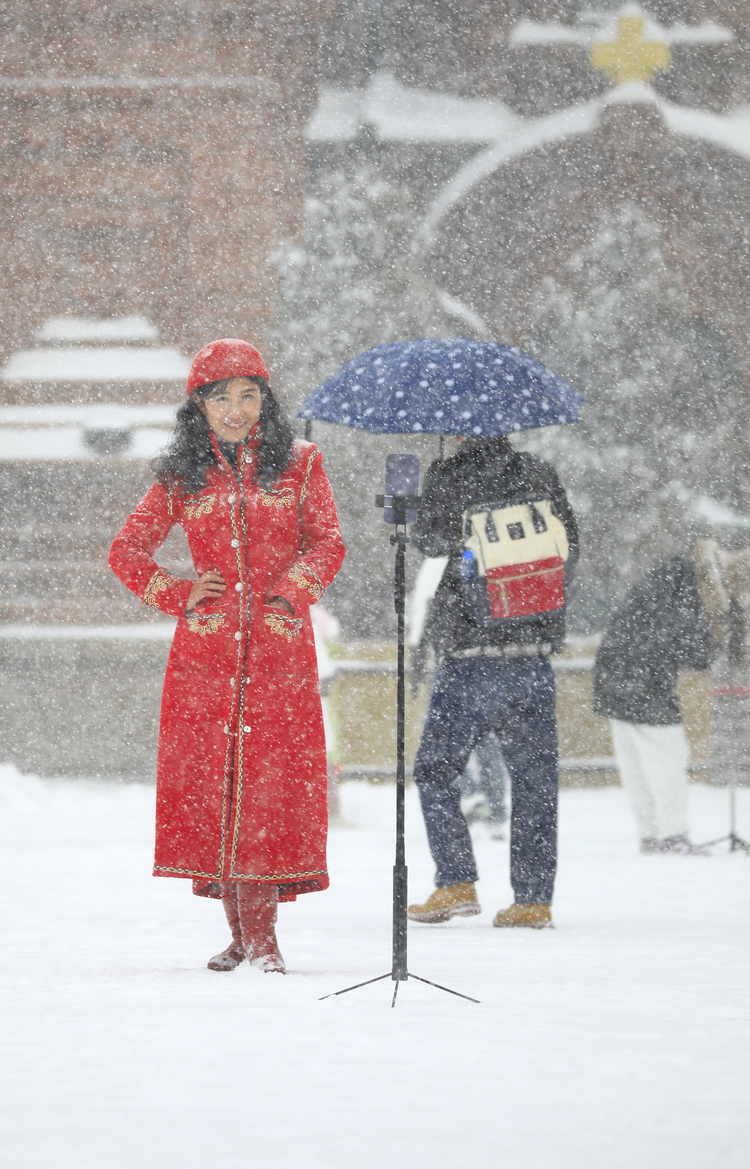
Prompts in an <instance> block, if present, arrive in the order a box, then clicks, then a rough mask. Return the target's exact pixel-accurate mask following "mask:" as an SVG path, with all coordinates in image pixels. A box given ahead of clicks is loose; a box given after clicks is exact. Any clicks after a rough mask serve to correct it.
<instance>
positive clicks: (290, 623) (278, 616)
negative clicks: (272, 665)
mask: <svg viewBox="0 0 750 1169" xmlns="http://www.w3.org/2000/svg"><path fill="white" fill-rule="evenodd" d="M263 620H264V621H265V623H266V625H267V626H268V628H269V629H272V630H273V632H274V633H278V634H279V636H280V637H285V638H286V639H287V641H292V640H293V639H294V638H295V637H297V636H298V635H299V632H300V630H301V629H302V618H301V617H287V616H286V615H285V614H284V613H266V614H265V617H264V618H263Z"/></svg>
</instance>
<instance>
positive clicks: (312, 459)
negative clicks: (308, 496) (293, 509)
mask: <svg viewBox="0 0 750 1169" xmlns="http://www.w3.org/2000/svg"><path fill="white" fill-rule="evenodd" d="M317 453H318V448H317V447H316V448H315V450H314V451H313V453H312V454H311V455H310V460H309V462H308V464H307V470H306V471H305V478H304V479H303V481H302V490H301V491H300V493H299V501H300V506H301V505H302V500H303V499H304V498H305V492H306V491H307V480H308V479H309V478H310V472H311V471H312V469H313V463H314V462H315V456H316V455H317Z"/></svg>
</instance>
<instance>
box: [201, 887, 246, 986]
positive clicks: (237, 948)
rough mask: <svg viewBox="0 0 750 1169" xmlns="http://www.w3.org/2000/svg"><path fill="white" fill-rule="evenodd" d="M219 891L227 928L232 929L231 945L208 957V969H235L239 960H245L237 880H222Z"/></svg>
mask: <svg viewBox="0 0 750 1169" xmlns="http://www.w3.org/2000/svg"><path fill="white" fill-rule="evenodd" d="M219 892H220V893H221V904H222V905H223V906H224V912H225V913H226V915H227V921H228V922H229V928H230V930H231V931H232V942H231V945H229V946H227V948H226V950H222V951H221V953H220V954H215V955H214V957H213V958H210V959H209V962H208V969H209V970H236V968H237V967H238V966H239V964H240V962H244V961H245V950H244V948H243V945H242V932H241V930H240V914H239V910H238V909H237V882H236V881H223V882H222V883H221V884H220V885H219Z"/></svg>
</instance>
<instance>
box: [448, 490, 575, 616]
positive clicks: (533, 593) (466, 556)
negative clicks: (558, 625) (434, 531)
mask: <svg viewBox="0 0 750 1169" xmlns="http://www.w3.org/2000/svg"><path fill="white" fill-rule="evenodd" d="M462 532H463V543H464V553H463V559H462V562H461V577H462V585H463V595H464V604H465V606H466V610H467V613H468V615H469V616H470V617H471V618H472V619H473V620H474V621H476V622H477V624H479V625H482V626H485V627H490V628H491V627H493V626H499V625H502V624H504V623H505V622H507V621H510V620H514V621H518V620H523V619H524V618H533V617H537V616H539V615H541V614H545V613H554V612H555V611H556V610H559V609H562V608H564V606H565V561H566V560H567V558H568V537H567V533H566V531H565V525H564V524H563V522H562V520H561V519H560V518H559V516H558V515H557V514H556V512H555V509H554V505H553V503H552V501H551V500H550V499H544V498H539V499H529V498H524V499H516V500H514V501H512V502H509V503H486V504H473V505H472V506H471V507H469V508H467V510H466V511H465V512H464V514H463V524H462Z"/></svg>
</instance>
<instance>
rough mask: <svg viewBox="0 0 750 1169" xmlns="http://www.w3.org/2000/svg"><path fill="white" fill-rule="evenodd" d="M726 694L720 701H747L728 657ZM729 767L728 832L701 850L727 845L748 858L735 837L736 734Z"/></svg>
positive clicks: (745, 846) (746, 848) (746, 849)
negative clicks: (717, 845)
mask: <svg viewBox="0 0 750 1169" xmlns="http://www.w3.org/2000/svg"><path fill="white" fill-rule="evenodd" d="M726 691H727V692H726V693H724V692H723V691H720V692H719V697H720V700H721V699H726V701H728V702H731V703H734V704H737V705H738V706H739V703H740V702H741V700H743V699H744V700H745V702H747V701H748V693H747V688H746V687H745V686H741V685H740V677H739V670H738V668H737V664H736V662H734V661H733V660H732V657H731V655H730V662H729V685H728V687H727V688H726ZM730 744H731V746H730V766H729V832H728V833H727V834H726V836H719V837H718V839H716V840H708V841H707V842H706V843H705V844H704V845H701V848H712V847H713V845H715V844H724V843H728V844H729V851H730V852H745V853H747V854H748V855H749V856H750V844H748V842H747V841H746V840H743V839H742V837H741V836H738V835H737V780H738V772H739V759H738V751H737V737H736V733H734V734H731V735H730Z"/></svg>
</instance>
